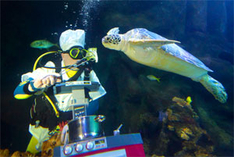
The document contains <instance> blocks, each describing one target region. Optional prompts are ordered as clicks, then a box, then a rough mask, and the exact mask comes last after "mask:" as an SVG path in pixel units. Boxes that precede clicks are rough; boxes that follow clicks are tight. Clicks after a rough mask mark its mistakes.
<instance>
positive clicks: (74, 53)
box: [62, 47, 88, 59]
mask: <svg viewBox="0 0 234 157" xmlns="http://www.w3.org/2000/svg"><path fill="white" fill-rule="evenodd" d="M62 53H68V54H69V56H70V57H71V58H72V59H82V58H84V57H85V56H86V54H87V53H88V50H86V49H83V48H82V47H73V48H71V49H70V50H67V51H63V52H62Z"/></svg>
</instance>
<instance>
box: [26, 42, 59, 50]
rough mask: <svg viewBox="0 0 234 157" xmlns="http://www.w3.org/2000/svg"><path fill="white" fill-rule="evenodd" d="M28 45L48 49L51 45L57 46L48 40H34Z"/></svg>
mask: <svg viewBox="0 0 234 157" xmlns="http://www.w3.org/2000/svg"><path fill="white" fill-rule="evenodd" d="M30 46H31V47H32V48H38V49H48V48H50V47H52V46H57V47H59V46H58V45H57V44H53V43H51V42H49V41H48V40H35V41H33V42H32V43H31V44H30Z"/></svg>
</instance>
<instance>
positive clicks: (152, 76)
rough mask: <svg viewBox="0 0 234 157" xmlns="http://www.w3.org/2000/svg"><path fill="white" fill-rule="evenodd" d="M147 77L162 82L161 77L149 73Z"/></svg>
mask: <svg viewBox="0 0 234 157" xmlns="http://www.w3.org/2000/svg"><path fill="white" fill-rule="evenodd" d="M146 77H147V78H148V79H149V80H151V81H158V82H160V78H158V77H155V76H154V75H147V76H146Z"/></svg>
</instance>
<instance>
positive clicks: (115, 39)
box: [102, 34, 121, 50]
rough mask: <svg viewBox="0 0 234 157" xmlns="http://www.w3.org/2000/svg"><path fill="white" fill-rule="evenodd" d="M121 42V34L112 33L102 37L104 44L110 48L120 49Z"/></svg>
mask: <svg viewBox="0 0 234 157" xmlns="http://www.w3.org/2000/svg"><path fill="white" fill-rule="evenodd" d="M120 42H121V37H120V35H119V34H110V35H106V36H105V37H103V38H102V45H103V46H104V47H106V48H109V49H114V50H120Z"/></svg>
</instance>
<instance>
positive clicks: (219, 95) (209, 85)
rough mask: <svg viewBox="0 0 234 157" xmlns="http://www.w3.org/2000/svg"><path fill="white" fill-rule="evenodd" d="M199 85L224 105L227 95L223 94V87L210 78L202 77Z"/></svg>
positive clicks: (207, 76)
mask: <svg viewBox="0 0 234 157" xmlns="http://www.w3.org/2000/svg"><path fill="white" fill-rule="evenodd" d="M200 83H201V84H202V85H203V86H204V87H205V88H206V89H207V90H208V91H209V92H210V93H211V94H212V95H213V96H214V97H215V99H217V100H218V101H219V102H221V103H225V102H226V101H227V98H228V96H227V93H226V92H225V89H224V87H223V85H222V84H221V83H220V82H219V81H217V80H215V79H214V78H212V77H211V76H209V75H208V74H207V75H204V76H203V77H202V78H201V80H200Z"/></svg>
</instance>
